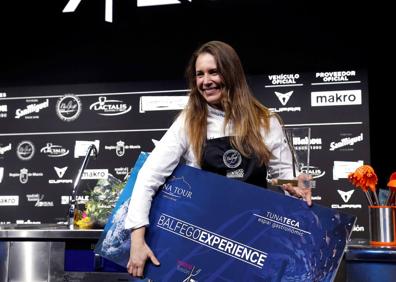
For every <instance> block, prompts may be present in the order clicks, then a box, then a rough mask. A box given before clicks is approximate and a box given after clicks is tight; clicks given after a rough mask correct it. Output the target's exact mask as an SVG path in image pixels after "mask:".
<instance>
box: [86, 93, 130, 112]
mask: <svg viewBox="0 0 396 282" xmlns="http://www.w3.org/2000/svg"><path fill="white" fill-rule="evenodd" d="M89 109H90V110H91V111H95V112H96V113H97V114H99V115H102V116H119V115H124V114H126V113H128V112H129V111H130V110H131V109H132V106H130V105H128V104H125V103H124V102H123V101H121V100H107V97H106V96H101V97H99V98H98V102H95V103H93V104H92V105H91V106H89Z"/></svg>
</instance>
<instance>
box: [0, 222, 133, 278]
mask: <svg viewBox="0 0 396 282" xmlns="http://www.w3.org/2000/svg"><path fill="white" fill-rule="evenodd" d="M101 233H102V230H101V229H96V230H95V229H90V230H84V229H77V230H68V229H66V227H65V226H60V225H56V224H53V225H44V224H41V225H38V226H37V225H7V226H0V282H3V281H4V282H6V281H7V282H8V281H10V282H11V281H18V282H23V281H26V282H27V281H29V282H31V281H34V282H41V281H135V280H133V279H132V278H131V277H130V276H129V274H128V273H126V272H106V271H102V269H101V259H102V258H101V257H99V256H97V255H94V254H93V249H94V246H95V244H96V242H97V240H98V239H99V237H100V235H101ZM70 246H71V248H74V247H76V248H77V249H80V250H83V251H88V252H89V251H91V252H92V260H93V261H92V262H89V263H92V265H93V270H94V271H65V252H66V251H67V249H68V248H69V247H70ZM75 259H76V260H78V259H80V258H79V257H76V258H75ZM84 263H86V262H84Z"/></svg>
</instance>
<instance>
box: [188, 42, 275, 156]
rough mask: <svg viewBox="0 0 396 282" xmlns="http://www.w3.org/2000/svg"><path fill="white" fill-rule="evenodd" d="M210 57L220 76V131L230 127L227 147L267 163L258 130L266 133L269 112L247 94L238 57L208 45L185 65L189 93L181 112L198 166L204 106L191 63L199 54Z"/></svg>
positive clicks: (216, 45) (203, 137)
mask: <svg viewBox="0 0 396 282" xmlns="http://www.w3.org/2000/svg"><path fill="white" fill-rule="evenodd" d="M203 53H209V54H211V55H212V56H213V57H214V58H215V60H216V64H217V71H218V73H219V74H220V75H221V78H222V81H223V85H222V101H221V104H222V107H223V110H224V112H225V121H224V129H225V126H226V124H227V123H231V124H232V136H231V137H230V139H231V144H232V146H233V147H234V148H236V149H237V150H238V151H239V152H240V153H241V154H242V155H243V156H245V157H255V158H256V159H257V160H258V161H259V163H260V164H266V163H268V161H269V159H270V157H271V152H270V151H269V150H268V148H267V147H266V146H265V144H264V142H263V136H262V134H261V132H262V129H265V130H268V128H269V117H270V115H271V112H270V111H269V110H268V109H267V108H266V107H264V106H263V105H262V104H261V103H260V102H259V101H258V100H257V99H256V98H255V97H254V96H253V95H252V93H251V91H250V89H249V86H248V84H247V82H246V77H245V73H244V70H243V67H242V63H241V61H240V59H239V56H238V54H237V53H236V52H235V50H234V49H233V48H232V47H231V46H230V45H228V44H226V43H224V42H221V41H210V42H207V43H205V44H203V45H202V46H201V47H200V48H198V49H197V50H196V51H195V52H194V53H193V55H192V56H191V59H190V61H189V64H188V66H187V69H186V77H187V81H188V83H189V87H190V89H191V92H190V97H189V100H188V103H187V106H186V108H185V109H184V112H185V116H186V119H185V122H186V128H187V134H188V138H189V141H190V143H191V146H192V150H193V152H194V155H195V157H196V159H197V161H198V163H199V164H201V160H202V149H203V145H204V143H205V141H206V132H207V115H208V109H207V103H206V100H205V99H204V98H203V97H202V95H201V94H200V92H199V91H198V88H197V85H196V80H195V79H196V78H195V72H196V70H195V63H196V60H197V58H198V56H199V55H200V54H203Z"/></svg>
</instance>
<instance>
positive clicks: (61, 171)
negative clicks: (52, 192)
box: [48, 166, 73, 184]
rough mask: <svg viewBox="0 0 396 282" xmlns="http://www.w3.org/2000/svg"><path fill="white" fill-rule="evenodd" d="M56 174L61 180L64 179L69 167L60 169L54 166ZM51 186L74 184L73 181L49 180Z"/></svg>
mask: <svg viewBox="0 0 396 282" xmlns="http://www.w3.org/2000/svg"><path fill="white" fill-rule="evenodd" d="M54 169H55V172H56V174H57V175H58V177H59V178H63V176H64V175H65V172H66V170H67V166H65V167H62V168H59V167H56V166H54ZM48 183H49V184H62V183H73V180H71V179H48Z"/></svg>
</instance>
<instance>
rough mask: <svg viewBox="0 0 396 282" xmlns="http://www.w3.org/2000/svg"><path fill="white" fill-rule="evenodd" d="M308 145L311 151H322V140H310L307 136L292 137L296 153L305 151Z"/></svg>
mask: <svg viewBox="0 0 396 282" xmlns="http://www.w3.org/2000/svg"><path fill="white" fill-rule="evenodd" d="M308 144H309V147H310V149H311V150H321V149H322V138H310V139H308V137H307V136H305V137H304V138H301V137H293V146H294V149H295V150H296V151H306V150H307V149H308Z"/></svg>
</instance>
